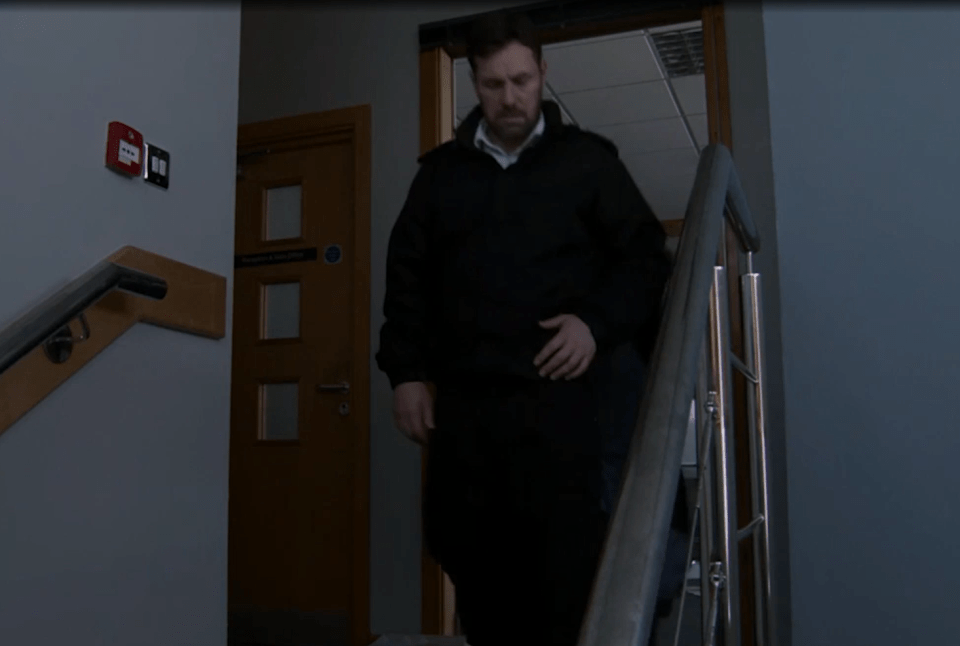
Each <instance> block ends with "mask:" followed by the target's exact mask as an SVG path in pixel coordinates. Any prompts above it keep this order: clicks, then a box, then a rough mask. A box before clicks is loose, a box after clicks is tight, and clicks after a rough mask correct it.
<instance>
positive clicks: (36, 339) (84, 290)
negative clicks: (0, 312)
mask: <svg viewBox="0 0 960 646" xmlns="http://www.w3.org/2000/svg"><path fill="white" fill-rule="evenodd" d="M114 289H119V290H123V291H126V292H130V293H131V294H136V295H137V296H141V297H143V298H149V299H153V300H162V299H163V298H164V297H165V296H166V295H167V283H166V281H165V280H163V279H162V278H159V277H157V276H151V275H150V274H147V273H144V272H142V271H137V270H136V269H131V268H130V267H124V266H122V265H119V264H117V263H114V262H111V261H109V260H105V261H103V262H100V263H98V264H97V265H95V266H94V267H93V268H92V269H90V270H89V271H87V272H86V273H85V274H83V275H82V276H80V277H78V278H76V279H74V280H72V281H71V282H70V283H68V284H67V285H65V286H64V287H63V288H62V289H60V290H59V291H58V292H56V293H55V294H53V295H52V296H50V297H49V298H47V299H46V300H44V301H43V302H41V303H40V304H39V305H37V306H36V307H34V308H33V309H32V310H30V311H29V312H27V313H26V314H24V315H23V316H21V317H20V318H19V319H17V320H16V321H14V322H13V323H11V324H10V325H9V326H7V327H6V328H4V329H2V330H0V374H2V373H3V372H4V371H6V370H7V368H9V367H10V366H12V365H13V364H15V363H16V362H17V361H19V360H20V359H22V358H23V357H24V356H26V355H27V354H28V353H30V352H32V351H33V350H34V349H35V348H37V347H39V346H42V347H43V349H44V352H45V353H46V355H47V357H48V358H49V359H50V360H51V361H52V362H54V363H62V362H64V361H66V360H67V359H68V358H69V357H70V354H71V353H72V351H73V346H74V345H75V344H76V343H78V342H81V341H84V340H86V339H87V338H89V336H90V326H89V325H88V324H87V321H86V318H85V317H84V312H86V311H87V310H88V309H89V308H90V307H91V306H92V305H94V304H95V303H96V302H97V301H99V300H100V299H101V298H103V297H104V296H105V295H107V294H108V293H109V292H111V291H113V290H114ZM74 319H78V320H79V321H80V328H81V333H80V336H78V337H76V338H74V336H73V333H72V332H71V331H70V327H69V325H70V322H71V321H73V320H74Z"/></svg>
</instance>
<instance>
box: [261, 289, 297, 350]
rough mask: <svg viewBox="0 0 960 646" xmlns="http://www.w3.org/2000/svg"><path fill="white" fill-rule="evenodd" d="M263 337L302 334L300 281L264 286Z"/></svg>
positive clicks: (280, 337)
mask: <svg viewBox="0 0 960 646" xmlns="http://www.w3.org/2000/svg"><path fill="white" fill-rule="evenodd" d="M262 293H263V338H264V339H295V338H297V337H299V336H300V283H273V284H271V285H264V286H263V292H262Z"/></svg>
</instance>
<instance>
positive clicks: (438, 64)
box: [420, 49, 454, 155]
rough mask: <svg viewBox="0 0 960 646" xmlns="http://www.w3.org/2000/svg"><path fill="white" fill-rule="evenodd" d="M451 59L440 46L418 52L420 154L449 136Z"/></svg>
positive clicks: (448, 138)
mask: <svg viewBox="0 0 960 646" xmlns="http://www.w3.org/2000/svg"><path fill="white" fill-rule="evenodd" d="M453 112H454V106H453V61H452V60H451V58H450V56H448V55H447V53H446V52H444V51H443V50H442V49H435V50H431V51H428V52H421V54H420V154H421V155H422V154H424V153H426V152H428V151H430V150H432V149H433V148H436V147H437V146H439V145H440V144H442V143H443V142H445V141H448V140H450V139H452V138H453V123H454V122H453V118H454V114H453Z"/></svg>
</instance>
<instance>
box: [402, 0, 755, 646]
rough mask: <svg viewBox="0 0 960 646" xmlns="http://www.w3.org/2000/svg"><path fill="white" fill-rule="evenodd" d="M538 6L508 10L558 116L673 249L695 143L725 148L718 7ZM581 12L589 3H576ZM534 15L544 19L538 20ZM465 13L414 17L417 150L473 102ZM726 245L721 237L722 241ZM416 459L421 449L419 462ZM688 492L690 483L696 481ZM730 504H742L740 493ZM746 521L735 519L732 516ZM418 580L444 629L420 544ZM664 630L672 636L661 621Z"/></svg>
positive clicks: (746, 593) (742, 474)
mask: <svg viewBox="0 0 960 646" xmlns="http://www.w3.org/2000/svg"><path fill="white" fill-rule="evenodd" d="M548 4H552V3H539V4H537V5H530V6H529V7H517V8H516V9H514V10H516V11H523V10H525V9H527V10H528V11H527V13H528V15H530V16H531V18H533V19H534V22H535V23H538V26H539V25H541V24H542V25H543V26H542V27H541V39H542V41H543V44H544V58H545V59H546V60H547V65H548V71H547V83H548V85H547V87H546V88H545V92H544V98H545V99H549V100H553V101H555V102H556V103H558V104H559V105H560V107H561V111H562V112H563V114H564V120H565V121H566V122H568V123H572V124H576V125H579V126H580V127H582V128H585V129H588V130H594V131H596V132H598V133H600V134H602V135H604V136H606V137H608V138H610V139H611V140H613V142H614V143H615V144H617V145H618V147H619V148H620V152H621V159H623V161H624V163H625V165H626V166H627V168H628V170H629V171H630V172H631V175H632V176H633V178H634V181H635V182H636V183H637V184H638V186H639V188H640V189H641V192H642V193H643V194H644V196H645V197H646V198H647V200H648V202H650V204H651V207H652V208H653V210H654V212H655V213H656V214H657V216H658V217H659V218H660V220H661V223H662V224H663V226H664V229H665V230H666V232H667V235H668V237H669V239H668V245H669V246H670V248H671V249H672V250H675V249H676V247H677V243H678V241H679V237H680V235H681V233H682V231H683V216H684V211H685V207H686V202H687V199H688V197H689V194H690V189H691V188H692V185H693V179H694V176H695V174H696V167H697V160H698V157H699V153H700V150H701V149H702V148H703V147H704V146H705V145H707V144H708V143H722V144H724V145H725V146H727V147H728V148H729V147H731V146H732V142H731V133H730V118H729V95H728V89H727V87H726V84H727V75H726V53H725V38H724V25H723V10H722V7H721V6H719V5H707V6H694V7H690V6H689V5H687V8H676V9H670V10H662V11H656V12H645V13H643V14H639V15H628V16H623V17H621V18H619V19H611V18H610V17H609V14H608V15H606V16H605V15H604V12H605V11H606V10H607V9H609V8H605V7H601V6H600V5H605V4H607V3H603V2H598V3H595V5H594V6H593V8H592V9H593V10H594V11H595V14H594V15H595V18H592V19H590V18H586V19H584V18H583V16H580V17H579V19H577V20H571V21H570V22H569V23H565V21H564V20H562V19H560V18H557V17H556V16H554V17H552V18H550V17H549V16H550V15H551V14H550V13H549V12H550V11H556V12H562V11H563V8H562V7H560V6H558V7H547V6H546V5H548ZM582 10H583V12H585V13H588V11H587V9H586V8H582ZM621 11H622V10H621ZM538 12H539V13H538ZM537 15H539V16H547V17H544V18H542V20H540V21H538V20H537ZM471 18H472V17H464V18H458V19H457V20H456V21H450V22H448V23H445V24H433V25H424V26H422V27H421V54H420V91H421V129H420V134H421V153H424V152H427V151H428V150H430V149H431V148H433V147H435V146H437V145H439V144H441V143H443V142H445V141H447V140H449V139H451V138H452V137H453V134H454V130H455V128H456V126H457V125H458V123H459V120H460V119H462V118H464V117H465V116H466V114H467V113H468V112H469V110H470V109H471V108H472V107H473V106H474V105H475V104H476V98H475V95H474V93H473V88H472V84H471V83H470V81H469V65H468V64H467V62H466V59H465V53H466V52H465V47H464V45H463V43H462V35H463V30H464V28H465V26H466V25H467V24H468V23H469V21H470V20H471ZM601 77H603V78H601ZM733 244H734V241H733V237H732V235H728V243H727V245H728V247H730V246H732V245H733ZM728 255H730V254H728ZM731 257H736V255H735V254H733V255H731ZM736 275H737V272H733V271H731V272H730V276H731V277H733V279H732V280H731V283H730V285H728V294H729V295H730V300H731V303H739V300H738V299H739V289H740V286H739V284H738V282H737V281H736V279H735V277H736ZM731 315H732V316H731V321H730V326H731V335H732V338H733V339H734V340H736V339H739V338H741V329H742V328H741V321H740V318H739V315H738V314H737V308H731ZM735 345H736V342H735ZM733 350H734V351H735V352H740V350H741V349H740V348H739V347H734V348H733ZM734 388H735V393H736V396H735V400H734V401H736V402H737V404H736V405H735V411H734V412H735V416H736V419H737V420H738V422H737V424H736V425H735V426H736V427H737V428H738V429H739V428H744V429H745V428H746V424H745V423H741V421H739V420H743V419H744V418H745V414H746V411H745V409H744V407H743V406H742V404H741V403H740V402H741V401H742V398H741V396H740V395H741V393H742V389H743V388H744V383H743V382H742V379H740V378H739V377H737V378H735V383H734ZM691 436H693V433H692V432H691V433H688V446H687V450H686V451H685V455H684V462H685V469H684V471H685V474H686V475H687V476H688V477H689V476H692V475H694V474H695V473H696V466H695V465H696V449H695V441H694V440H692V439H691ZM741 446H742V447H746V446H747V442H746V438H741V440H740V441H738V447H741ZM738 450H739V448H738ZM736 457H737V464H738V471H737V484H736V488H737V492H738V496H749V492H750V488H749V473H748V467H747V466H746V465H748V464H749V461H748V457H749V456H747V455H742V454H738V455H737V456H736ZM427 459H429V456H428V455H427V454H424V462H426V460H427ZM687 490H688V492H695V491H696V487H695V486H688V487H687ZM693 506H694V505H693V504H691V505H690V508H691V509H692V508H693ZM738 508H739V509H740V510H746V509H749V504H748V500H745V501H744V502H742V503H741V504H739V505H738ZM748 520H749V519H741V523H745V522H748ZM740 563H741V581H743V582H749V581H752V569H751V568H752V565H751V564H752V556H751V554H750V547H749V546H748V545H743V546H742V553H741V558H740ZM422 581H423V590H422V608H423V614H422V626H423V632H424V633H427V634H441V635H451V634H455V633H456V632H457V627H456V620H455V608H454V607H452V603H453V599H454V592H453V588H452V585H451V583H450V581H449V580H448V579H447V578H446V577H445V576H444V575H443V573H442V571H441V570H440V568H439V566H438V565H437V564H436V563H435V562H433V561H432V559H430V557H429V556H428V555H427V554H426V553H424V554H423V557H422ZM740 594H741V604H740V605H741V608H742V609H743V612H742V616H741V621H742V623H743V626H744V630H743V636H744V644H751V643H753V642H752V639H751V638H752V632H751V631H752V626H753V623H752V622H753V618H752V615H751V614H750V609H751V608H752V607H753V590H752V588H751V586H750V585H749V584H742V586H741V589H740ZM697 630H698V629H697ZM664 632H670V634H671V635H672V630H671V631H664ZM697 639H699V637H697Z"/></svg>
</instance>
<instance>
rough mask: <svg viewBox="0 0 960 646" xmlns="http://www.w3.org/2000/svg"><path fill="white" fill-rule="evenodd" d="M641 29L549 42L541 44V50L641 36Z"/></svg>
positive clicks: (548, 50)
mask: <svg viewBox="0 0 960 646" xmlns="http://www.w3.org/2000/svg"><path fill="white" fill-rule="evenodd" d="M643 34H644V30H643V29H635V30H634V31H621V32H617V33H615V34H607V35H605V36H592V37H590V38H580V39H577V40H573V41H570V40H568V41H564V42H562V43H549V44H547V45H544V46H543V51H545V52H552V51H553V50H555V49H562V48H564V47H571V46H576V45H594V44H596V43H602V42H605V41H608V40H618V39H620V38H633V37H634V36H643Z"/></svg>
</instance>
